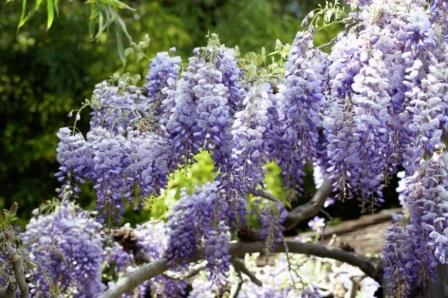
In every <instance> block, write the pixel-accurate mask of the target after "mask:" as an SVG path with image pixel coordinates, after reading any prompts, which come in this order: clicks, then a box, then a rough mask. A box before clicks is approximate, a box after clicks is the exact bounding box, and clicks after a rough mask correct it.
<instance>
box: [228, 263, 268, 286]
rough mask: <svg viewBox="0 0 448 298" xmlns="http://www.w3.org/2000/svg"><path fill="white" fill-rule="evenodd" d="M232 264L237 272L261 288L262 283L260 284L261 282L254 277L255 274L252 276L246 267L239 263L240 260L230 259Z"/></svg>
mask: <svg viewBox="0 0 448 298" xmlns="http://www.w3.org/2000/svg"><path fill="white" fill-rule="evenodd" d="M232 264H233V267H235V270H236V271H237V272H242V273H244V274H245V275H247V276H248V277H249V279H250V281H251V282H253V283H254V284H256V285H257V286H259V287H262V286H263V283H262V282H261V280H259V279H258V278H257V277H256V276H255V274H253V273H252V272H250V270H249V269H247V267H246V265H245V264H244V262H243V261H241V260H240V259H237V258H234V259H232Z"/></svg>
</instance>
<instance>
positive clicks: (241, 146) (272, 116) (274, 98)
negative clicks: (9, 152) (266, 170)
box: [231, 83, 282, 194]
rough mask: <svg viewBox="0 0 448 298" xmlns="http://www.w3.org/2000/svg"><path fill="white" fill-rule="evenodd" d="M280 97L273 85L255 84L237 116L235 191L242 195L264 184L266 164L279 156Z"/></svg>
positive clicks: (235, 125)
mask: <svg viewBox="0 0 448 298" xmlns="http://www.w3.org/2000/svg"><path fill="white" fill-rule="evenodd" d="M279 96H281V95H280V94H274V93H273V90H272V87H271V84H270V83H262V84H259V85H255V86H253V87H252V89H251V90H249V92H248V94H247V97H246V98H245V99H244V103H243V105H244V109H243V110H242V111H240V112H238V113H236V115H235V122H234V123H233V127H232V135H233V146H232V158H231V175H232V176H233V177H232V178H233V181H234V184H233V185H231V188H233V189H236V190H237V191H238V192H239V193H240V194H246V193H248V192H249V191H251V190H254V189H255V188H256V186H257V185H259V184H260V183H261V182H262V179H263V165H264V164H265V163H266V162H268V161H271V160H272V159H275V158H276V157H277V156H278V148H279V146H281V145H280V144H279V140H280V138H279V131H278V128H279V122H280V121H281V120H279V118H280V117H282V115H281V114H280V113H279V107H278V104H279V103H280V102H281V101H280V100H279V99H278V98H279Z"/></svg>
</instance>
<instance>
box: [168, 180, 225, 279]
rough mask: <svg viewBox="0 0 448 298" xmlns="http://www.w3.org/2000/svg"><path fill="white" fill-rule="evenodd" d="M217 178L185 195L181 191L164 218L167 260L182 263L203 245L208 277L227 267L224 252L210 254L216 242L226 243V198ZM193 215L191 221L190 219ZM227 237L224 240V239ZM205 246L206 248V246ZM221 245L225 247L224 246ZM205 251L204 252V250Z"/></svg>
mask: <svg viewBox="0 0 448 298" xmlns="http://www.w3.org/2000/svg"><path fill="white" fill-rule="evenodd" d="M223 197H224V193H223V191H222V190H221V189H220V185H219V184H218V183H217V182H209V183H206V184H204V185H203V186H200V187H198V188H197V190H196V191H195V192H194V193H193V194H191V195H188V194H187V193H185V192H184V193H183V194H182V196H181V199H180V201H179V202H178V203H177V204H176V205H175V206H174V207H173V211H172V214H171V215H170V217H169V220H168V225H167V226H168V228H167V229H168V231H167V232H168V247H167V250H166V256H167V258H168V260H169V262H170V263H171V264H179V265H185V264H187V263H188V260H189V259H190V258H192V257H194V256H197V255H198V253H199V251H200V249H201V247H202V246H203V245H205V251H206V256H207V260H208V261H209V262H210V264H209V265H208V268H209V271H210V273H211V274H210V278H212V279H213V278H217V277H220V276H221V275H222V274H224V273H225V272H224V271H226V270H227V269H228V258H229V257H228V252H227V253H226V252H224V251H223V250H219V251H218V252H217V253H216V254H211V253H210V252H211V249H212V248H213V247H214V248H216V245H217V243H219V244H220V245H226V244H225V243H227V242H228V241H227V240H229V239H228V236H227V231H226V229H227V228H226V225H227V224H226V222H227V208H228V205H227V202H226V201H225V200H223V199H222V198H223ZM192 218H194V221H192V220H191V219H192ZM226 239H227V240H226ZM207 247H208V248H207ZM221 249H224V250H225V247H222V248H221ZM207 252H208V253H207Z"/></svg>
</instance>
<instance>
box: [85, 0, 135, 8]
mask: <svg viewBox="0 0 448 298" xmlns="http://www.w3.org/2000/svg"><path fill="white" fill-rule="evenodd" d="M88 2H95V1H88ZM97 2H100V3H102V4H106V5H110V6H112V7H115V8H118V9H128V10H134V9H133V8H132V7H130V6H128V5H126V4H125V3H123V2H121V1H119V0H97Z"/></svg>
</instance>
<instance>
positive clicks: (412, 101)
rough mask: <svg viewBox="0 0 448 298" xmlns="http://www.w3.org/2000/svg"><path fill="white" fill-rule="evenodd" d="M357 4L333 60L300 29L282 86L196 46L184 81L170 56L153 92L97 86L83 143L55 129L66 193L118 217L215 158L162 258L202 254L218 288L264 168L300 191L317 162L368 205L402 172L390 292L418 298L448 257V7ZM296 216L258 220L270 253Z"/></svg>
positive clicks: (176, 221)
mask: <svg viewBox="0 0 448 298" xmlns="http://www.w3.org/2000/svg"><path fill="white" fill-rule="evenodd" d="M350 3H351V4H352V6H353V7H356V9H355V10H354V11H353V12H352V13H351V14H350V17H351V18H352V20H353V21H354V22H353V23H352V24H354V25H353V26H351V27H348V29H347V30H346V31H344V32H342V33H340V34H339V35H338V36H337V38H336V39H335V40H334V41H333V45H332V50H331V53H329V54H325V53H323V52H322V51H320V50H319V49H318V48H316V47H314V45H313V32H305V33H302V32H300V33H298V34H297V36H296V38H295V40H294V42H293V44H292V45H291V47H290V51H289V55H288V59H287V62H286V64H285V74H284V76H281V77H277V78H275V79H273V80H269V79H267V78H260V79H259V80H255V82H247V81H244V72H243V71H242V70H241V69H240V68H239V66H238V62H237V59H236V54H235V52H234V51H233V50H231V49H228V48H226V47H224V46H222V45H219V44H215V43H211V44H209V45H208V46H207V47H204V48H197V49H195V51H194V55H193V57H191V58H190V59H189V61H188V67H187V68H186V70H185V71H184V72H182V73H181V72H180V68H181V67H180V63H181V60H180V58H178V57H172V56H171V55H170V54H169V53H166V52H163V53H159V54H158V55H156V57H155V58H154V60H153V61H152V63H151V66H150V69H149V73H148V75H147V80H146V83H145V87H137V86H132V85H129V84H128V83H123V82H119V83H118V84H116V85H114V84H110V83H104V82H103V83H101V84H99V85H98V86H97V87H96V89H95V91H94V98H93V101H92V108H93V111H92V113H91V122H90V124H91V127H90V131H89V132H88V133H87V135H86V138H84V136H83V135H82V134H81V133H79V132H75V131H72V130H70V129H68V128H62V129H61V130H60V131H59V133H58V136H59V138H60V143H59V145H58V149H57V153H58V155H57V158H58V161H59V163H60V171H59V173H58V174H57V176H58V179H59V180H61V182H62V183H63V191H66V190H67V189H68V190H69V192H70V191H72V189H73V191H75V192H76V191H77V190H78V186H79V185H80V184H82V183H84V182H85V181H91V182H92V184H93V185H94V190H95V191H96V194H97V197H98V202H97V205H98V208H99V209H100V210H102V211H107V212H106V213H105V214H108V213H109V212H114V213H116V212H118V213H121V212H123V208H124V200H123V199H125V200H133V199H134V198H135V197H137V198H138V199H141V198H142V197H144V196H148V195H151V194H154V193H155V194H157V193H158V192H159V191H160V189H161V188H162V187H163V186H164V185H165V184H166V182H167V175H168V173H169V172H170V171H171V170H173V169H175V168H176V167H177V166H180V165H183V164H185V163H188V162H190V161H191V157H192V156H193V155H194V154H195V153H197V152H199V151H200V150H204V149H205V150H208V151H210V152H211V153H212V155H213V158H214V160H215V162H216V165H217V167H219V171H220V175H219V176H218V177H217V178H216V181H214V182H209V183H207V184H205V185H202V186H201V187H198V188H197V189H196V190H194V191H193V192H192V193H187V192H186V190H184V192H183V193H182V195H181V198H180V200H179V201H178V202H177V204H176V205H175V206H174V208H173V210H172V212H171V216H170V217H169V220H168V224H167V227H168V228H167V233H168V241H167V247H166V252H165V254H166V256H167V257H168V259H169V260H170V263H171V264H176V265H185V263H186V261H187V260H188V259H190V258H191V257H193V256H195V255H196V254H197V253H198V252H199V251H200V250H204V251H205V254H206V257H207V264H208V265H207V266H208V267H207V268H208V270H209V273H210V274H209V276H210V278H211V280H212V281H214V282H215V281H219V282H220V281H221V280H222V279H223V277H225V275H226V272H228V270H229V260H228V242H229V233H234V232H236V230H237V229H236V228H237V227H238V226H239V223H241V222H244V219H245V215H246V214H245V212H246V211H245V207H246V206H245V204H246V201H245V200H246V196H247V195H248V194H249V193H251V192H253V191H254V190H256V189H257V188H260V187H262V181H263V175H264V173H263V165H264V164H266V163H267V162H270V161H274V162H276V163H277V164H278V165H279V166H280V168H281V170H282V177H283V180H284V182H285V184H286V186H287V187H288V188H290V189H294V190H296V193H300V190H301V184H302V179H303V176H304V166H305V164H306V163H308V162H312V163H314V164H315V165H316V166H317V168H318V169H319V172H320V173H319V176H320V177H321V178H328V179H330V180H331V181H332V183H333V186H334V190H335V191H336V192H337V193H339V194H340V196H341V197H348V198H351V197H358V198H359V199H360V201H361V203H362V205H363V207H366V208H369V209H370V208H374V207H375V206H378V205H380V204H382V203H383V201H384V198H383V195H382V193H383V187H384V185H385V182H386V181H388V179H389V178H390V177H392V176H394V175H396V173H397V171H398V169H399V168H400V167H403V168H404V177H403V178H402V182H401V185H402V186H401V187H400V188H399V192H400V199H401V202H402V204H403V206H404V207H405V209H406V216H405V217H406V219H400V220H397V221H396V224H395V226H394V227H393V228H391V229H390V230H389V231H388V235H387V239H386V240H387V243H386V246H385V250H384V255H385V258H386V264H387V268H386V276H390V277H393V282H392V284H391V285H389V288H390V289H391V291H392V292H394V291H399V292H400V293H403V296H408V295H409V293H411V291H412V287H415V286H418V283H416V281H417V280H419V281H427V280H428V279H430V278H431V275H432V273H433V272H434V269H435V267H436V266H437V264H443V263H445V261H446V253H447V251H446V247H447V243H448V240H447V239H448V238H447V237H448V234H447V232H445V230H447V231H448V229H447V228H448V225H446V223H445V222H446V213H447V212H446V206H445V205H446V192H447V189H448V186H447V185H446V181H445V180H446V179H445V178H446V177H447V157H446V148H445V146H446V144H445V142H446V139H447V137H448V81H447V77H448V46H447V42H448V38H447V37H448V25H447V22H446V20H445V19H444V16H445V14H446V13H447V12H448V6H447V2H446V1H442V0H433V1H431V2H430V3H429V5H427V3H426V1H424V0H409V1H399V0H392V1H389V0H369V1H350ZM403 185H404V186H403ZM103 214H104V212H103ZM285 214H286V211H285V209H284V208H283V206H277V207H276V208H264V209H262V210H261V211H260V214H259V219H260V226H261V235H262V237H263V238H264V239H266V241H267V242H268V244H269V243H271V242H276V241H279V240H280V239H281V237H282V222H283V220H284V218H285ZM143 238H144V237H143ZM406 239H407V240H406ZM408 240H409V241H408ZM397 251H404V252H406V253H404V254H400V255H397V254H396V252H397ZM411 255H415V256H416V257H415V258H414V260H410V256H411ZM394 293H396V292H394Z"/></svg>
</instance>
